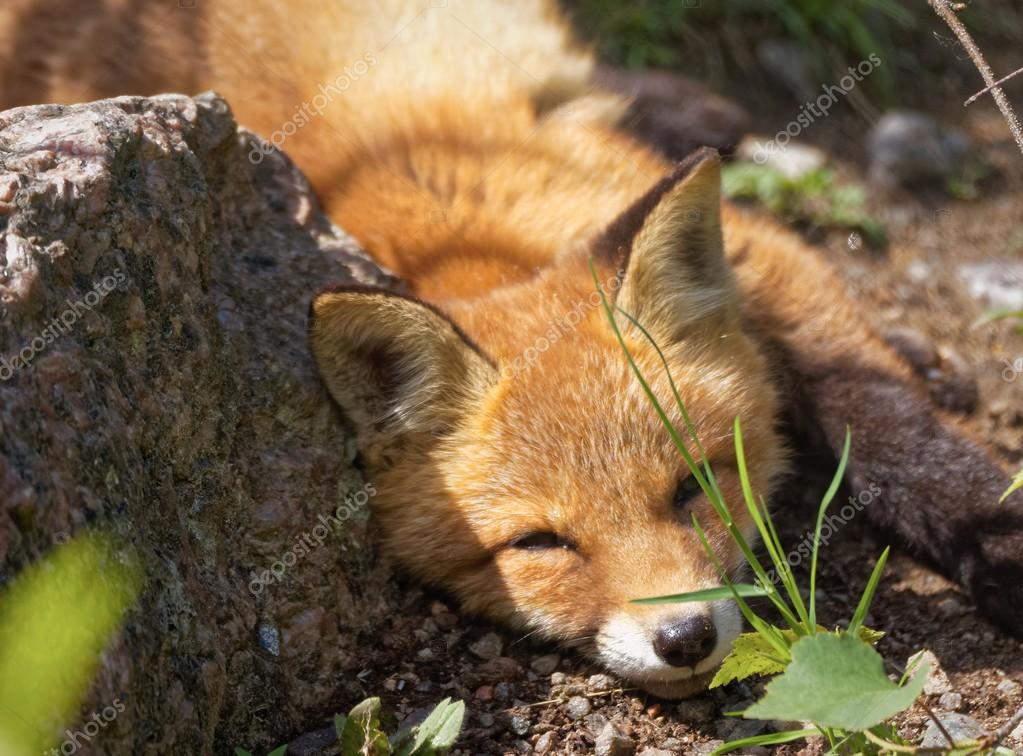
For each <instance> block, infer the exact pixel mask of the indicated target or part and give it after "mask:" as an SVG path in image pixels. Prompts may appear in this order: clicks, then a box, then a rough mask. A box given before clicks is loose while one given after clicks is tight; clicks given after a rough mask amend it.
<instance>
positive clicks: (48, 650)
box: [0, 533, 142, 753]
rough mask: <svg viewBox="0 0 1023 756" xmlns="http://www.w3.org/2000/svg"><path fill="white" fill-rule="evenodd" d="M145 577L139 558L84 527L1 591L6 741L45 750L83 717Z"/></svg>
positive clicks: (16, 748)
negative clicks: (102, 659) (102, 661)
mask: <svg viewBox="0 0 1023 756" xmlns="http://www.w3.org/2000/svg"><path fill="white" fill-rule="evenodd" d="M141 583H142V573H141V570H140V569H139V565H138V563H137V561H135V560H134V559H133V558H131V557H129V556H128V555H127V554H126V553H123V552H122V551H121V550H120V549H119V547H117V546H116V545H115V544H114V543H113V542H112V541H111V540H110V539H109V538H107V537H105V536H102V535H98V534H90V533H86V534H83V535H80V536H77V537H76V538H75V539H74V540H72V541H71V542H69V543H67V544H65V545H63V546H59V547H58V548H57V549H56V550H54V551H53V552H51V553H49V554H47V555H46V556H45V557H43V558H42V559H41V560H39V561H38V562H36V563H35V564H32V565H30V566H29V567H27V568H25V569H24V570H23V571H22V572H21V573H20V574H18V575H17V576H16V577H15V578H14V580H13V581H12V582H11V584H10V585H9V586H8V587H7V588H6V590H3V591H0V745H2V746H6V747H7V749H8V751H9V752H11V753H41V752H43V751H45V750H47V749H48V748H50V747H52V746H54V745H55V743H54V742H52V741H53V740H55V739H56V738H54V737H53V736H54V734H56V733H58V732H61V731H62V730H63V729H64V728H66V727H68V726H71V725H73V724H74V723H75V722H76V721H77V720H78V717H79V706H80V703H81V699H82V697H83V696H84V695H85V693H86V691H87V690H88V688H89V685H90V684H91V683H92V678H93V674H94V672H95V669H96V666H97V664H98V663H99V656H100V654H101V653H102V652H103V650H104V648H106V646H107V643H108V641H109V640H110V638H111V636H112V635H113V634H114V633H115V632H116V631H117V628H118V626H119V625H120V623H121V618H122V617H123V615H124V613H125V611H127V609H128V607H129V606H131V604H132V603H133V602H134V600H135V595H136V594H137V592H138V590H139V588H140V586H141ZM72 729H74V728H73V727H72Z"/></svg>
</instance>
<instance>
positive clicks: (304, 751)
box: [287, 727, 337, 756]
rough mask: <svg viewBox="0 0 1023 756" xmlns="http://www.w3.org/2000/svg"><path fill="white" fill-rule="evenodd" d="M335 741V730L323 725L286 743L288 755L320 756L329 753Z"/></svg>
mask: <svg viewBox="0 0 1023 756" xmlns="http://www.w3.org/2000/svg"><path fill="white" fill-rule="evenodd" d="M335 743H337V731H336V730H335V729H334V728H333V727H324V728H322V729H319V730H314V731H313V732H308V733H306V734H305V735H302V736H300V737H298V738H295V739H294V740H292V741H291V742H290V743H288V751H287V752H288V754H289V756H321V754H326V753H330V752H331V749H332V748H334V744H335Z"/></svg>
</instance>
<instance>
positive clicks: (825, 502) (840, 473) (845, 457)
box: [810, 427, 852, 627]
mask: <svg viewBox="0 0 1023 756" xmlns="http://www.w3.org/2000/svg"><path fill="white" fill-rule="evenodd" d="M851 440H852V434H851V433H850V432H849V428H848V427H846V429H845V445H844V446H843V447H842V456H841V457H840V458H839V461H838V469H837V470H836V471H835V477H834V478H832V479H831V485H830V486H828V490H827V493H825V494H824V498H823V499H821V505H820V508H819V509H818V510H817V526H816V527H815V528H814V531H813V556H812V557H811V558H810V623H811V624H812V626H813V627H817V553H818V552H819V551H820V546H821V527H822V526H823V525H824V515H825V513H826V512H827V511H828V506H829V505H830V504H831V501H832V499H834V498H835V494H836V493H838V488H839V486H841V485H842V479H843V478H844V477H845V466H846V463H848V462H849V445H850V443H851Z"/></svg>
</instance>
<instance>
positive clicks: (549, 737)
mask: <svg viewBox="0 0 1023 756" xmlns="http://www.w3.org/2000/svg"><path fill="white" fill-rule="evenodd" d="M557 744H558V738H557V736H556V735H555V734H554V732H553V731H552V732H545V733H544V734H543V735H541V736H540V737H539V738H537V739H536V742H535V743H534V744H533V753H537V754H545V753H551V752H552V751H553V750H554V747H555V746H556V745H557Z"/></svg>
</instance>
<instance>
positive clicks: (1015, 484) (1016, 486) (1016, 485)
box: [998, 470, 1023, 504]
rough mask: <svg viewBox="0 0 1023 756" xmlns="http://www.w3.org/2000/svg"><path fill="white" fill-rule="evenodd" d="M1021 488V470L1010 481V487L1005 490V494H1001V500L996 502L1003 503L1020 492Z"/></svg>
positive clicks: (1022, 484)
mask: <svg viewBox="0 0 1023 756" xmlns="http://www.w3.org/2000/svg"><path fill="white" fill-rule="evenodd" d="M1021 488H1023V470H1020V471H1019V472H1018V473H1016V477H1014V478H1013V479H1012V485H1011V486H1009V487H1008V488H1007V489H1006V490H1005V493H1003V494H1002V498H1000V499H999V500H998V503H999V504H1001V503H1002V502H1003V501H1005V500H1006V499H1008V498H1009V497H1010V496H1011V495H1012V494H1013V493H1015V492H1016V491H1018V490H1020V489H1021Z"/></svg>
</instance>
